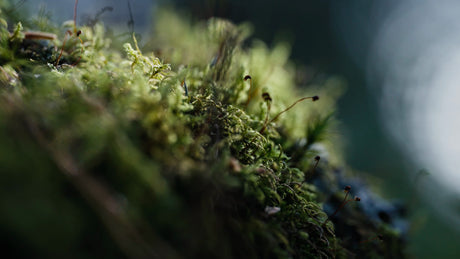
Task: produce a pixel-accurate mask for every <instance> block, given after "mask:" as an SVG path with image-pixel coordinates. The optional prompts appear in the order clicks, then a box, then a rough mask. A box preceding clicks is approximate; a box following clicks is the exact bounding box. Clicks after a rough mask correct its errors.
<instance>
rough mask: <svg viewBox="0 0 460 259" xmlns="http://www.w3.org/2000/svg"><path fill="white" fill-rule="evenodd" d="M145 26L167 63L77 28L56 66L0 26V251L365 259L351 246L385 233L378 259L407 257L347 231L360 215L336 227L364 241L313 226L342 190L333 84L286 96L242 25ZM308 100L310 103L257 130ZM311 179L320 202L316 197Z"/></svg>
mask: <svg viewBox="0 0 460 259" xmlns="http://www.w3.org/2000/svg"><path fill="white" fill-rule="evenodd" d="M156 24H157V26H158V27H157V30H156V31H155V37H154V40H152V41H150V42H149V44H147V46H146V49H148V48H149V47H151V48H152V49H156V50H157V53H158V52H160V51H161V53H162V57H163V56H164V61H162V59H161V58H160V57H159V56H156V55H155V54H153V53H150V54H143V53H142V52H141V50H140V49H139V47H138V46H137V42H136V40H135V38H133V41H132V42H131V43H126V44H124V49H123V50H119V49H117V48H113V47H110V42H111V40H110V39H109V38H107V37H106V36H104V27H103V26H102V25H100V24H99V25H95V26H92V27H82V28H79V29H81V30H82V34H81V39H82V42H80V41H79V39H78V38H76V37H74V36H73V37H69V39H68V43H67V44H66V45H65V47H64V48H63V50H62V53H63V54H62V57H61V58H59V56H60V53H61V48H62V43H63V42H60V41H59V40H55V41H54V42H44V41H30V40H27V39H24V38H23V37H21V36H20V35H23V33H25V30H24V29H23V28H21V26H20V25H19V24H18V25H17V26H16V28H17V29H16V30H15V31H14V32H9V31H8V26H7V24H6V20H4V19H2V20H1V26H2V27H1V28H0V35H2V38H1V41H0V51H1V52H0V69H1V73H0V82H1V85H0V142H1V143H2V146H1V148H0V164H1V165H2V167H1V169H0V179H1V181H0V183H1V184H0V190H1V191H0V192H1V193H0V194H1V195H0V196H1V198H0V201H1V203H2V206H1V208H2V209H1V211H0V229H1V230H2V231H1V232H2V233H5V234H2V240H4V239H5V240H8V241H7V245H8V251H9V252H11V253H14V254H16V255H17V256H19V257H20V256H22V257H29V256H31V255H41V256H43V257H63V256H67V255H68V254H69V253H70V254H72V255H73V257H75V258H92V257H94V258H100V257H111V258H114V257H124V256H127V257H132V258H154V257H157V258H180V257H184V258H336V257H337V258H347V257H349V256H350V255H351V254H354V253H358V255H368V256H371V255H374V254H371V253H373V252H372V251H373V250H375V249H374V248H375V246H379V244H375V243H374V242H370V243H366V245H367V248H361V247H356V245H357V244H359V242H361V241H362V240H364V239H366V238H367V236H365V235H367V234H369V235H371V234H372V233H374V232H377V231H379V228H382V227H383V226H386V228H385V229H386V231H384V232H382V231H380V232H379V233H381V234H382V235H384V236H385V238H388V240H390V239H389V238H391V240H392V242H391V243H385V245H387V246H389V247H387V248H388V249H386V251H391V252H390V254H388V256H391V255H398V256H399V255H402V249H403V245H402V242H401V239H400V238H399V235H398V233H396V232H395V231H394V230H392V228H391V227H389V226H387V225H385V224H380V223H375V222H374V223H372V221H371V219H368V218H364V219H360V220H362V222H361V223H359V224H357V223H356V222H355V221H353V219H358V218H360V217H362V216H363V215H364V214H363V213H362V212H360V210H359V208H358V207H357V206H348V208H346V210H347V211H348V212H347V213H345V212H344V214H349V217H350V219H351V220H352V221H353V223H349V222H348V221H343V220H342V222H345V223H344V224H345V225H346V226H351V227H353V228H354V229H358V228H359V229H365V230H366V231H363V232H360V233H357V234H356V235H355V236H350V237H337V236H336V233H335V229H334V224H333V223H332V222H328V223H327V224H323V223H324V222H326V219H327V214H326V213H325V212H324V211H323V208H322V202H327V200H328V198H325V197H330V199H334V197H335V198H337V197H341V192H340V188H342V187H337V185H339V183H338V182H337V180H336V178H335V177H336V176H335V174H334V166H333V164H338V163H340V161H341V160H340V155H339V152H336V151H334V150H336V149H332V148H331V147H332V146H334V145H335V142H334V138H333V137H332V136H331V135H328V132H330V130H331V127H333V124H332V126H331V122H333V118H332V117H331V112H332V111H333V110H334V103H335V100H336V98H337V97H338V96H339V93H338V92H340V89H341V88H340V86H339V84H338V81H337V79H329V80H327V81H326V82H325V83H324V85H320V86H315V87H310V88H306V89H304V90H300V89H297V88H295V87H294V76H293V75H294V72H295V71H294V67H293V66H292V65H291V64H290V63H289V62H288V53H289V52H288V48H287V46H285V45H278V46H276V47H274V49H272V50H271V49H269V48H267V47H266V46H265V45H264V44H263V43H261V42H255V43H253V44H252V45H251V47H248V48H243V47H242V46H243V43H244V42H245V40H246V38H247V36H248V35H249V30H248V27H247V26H246V25H242V26H235V25H233V24H231V23H229V22H227V21H222V20H219V19H213V20H210V21H209V22H208V23H206V24H197V25H194V26H190V25H187V23H185V22H184V21H182V20H181V19H179V18H178V16H176V15H174V14H173V13H170V12H166V11H164V12H162V17H160V18H159V20H158V22H157V23H156ZM40 26H42V27H43V26H44V25H43V24H41V25H40ZM26 29H33V28H26ZM62 36H63V35H62ZM61 39H62V38H61ZM82 43H83V44H82ZM157 55H158V54H157ZM165 62H170V64H171V65H169V64H167V63H165ZM248 74H249V75H251V78H252V79H251V80H250V82H248V81H245V80H244V78H245V76H246V75H248ZM262 93H269V95H270V97H271V99H272V100H271V101H270V103H268V102H267V101H264V99H263V98H262V96H261V95H262ZM313 95H319V96H320V98H321V99H320V101H318V102H311V100H310V101H308V100H307V101H305V102H302V103H299V104H298V105H297V106H295V107H294V108H293V109H292V110H290V111H288V112H286V113H284V114H283V115H281V116H280V117H279V119H278V120H276V121H273V122H271V123H269V124H268V125H267V124H266V122H267V121H268V120H267V118H274V117H275V116H276V115H277V114H278V113H280V112H282V111H283V110H284V109H286V107H288V106H289V105H290V104H292V103H293V102H294V101H295V100H297V99H298V98H300V97H302V96H313ZM268 107H270V109H269V108H268ZM267 113H269V114H268V115H267ZM267 116H268V117H267ZM264 127H266V130H264V131H262V130H261V129H262V128H264ZM299 140H301V141H300V142H299ZM302 140H304V142H305V141H306V142H305V143H303V142H302ZM326 140H329V142H328V141H326ZM321 144H322V145H321ZM315 147H316V149H315ZM318 147H326V149H327V150H328V153H325V151H321V150H320V149H321V148H318ZM320 151H321V152H322V153H321V155H322V157H323V158H322V160H321V163H320V165H319V167H318V168H314V166H313V164H314V159H313V158H314V157H315V156H316V155H318V154H320ZM323 155H325V156H323ZM291 158H292V159H291ZM318 174H320V175H321V176H320V177H322V178H323V179H329V180H325V182H326V183H327V184H329V185H330V186H331V187H329V194H328V193H325V192H323V191H319V190H318V187H317V186H315V185H314V184H312V183H311V182H312V177H318ZM334 179H335V180H334ZM339 220H341V219H339ZM347 220H348V219H347ZM334 222H335V223H336V220H335V219H334ZM347 222H348V223H347ZM357 225H358V226H357ZM350 239H351V241H350ZM23 247H27V248H28V249H26V250H24V249H22V248H23ZM380 255H382V253H380V252H379V253H377V254H376V255H375V256H380Z"/></svg>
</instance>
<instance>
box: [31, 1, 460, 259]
mask: <svg viewBox="0 0 460 259" xmlns="http://www.w3.org/2000/svg"><path fill="white" fill-rule="evenodd" d="M45 2H46V1H26V4H25V5H24V7H25V8H28V9H29V11H31V10H32V12H33V10H37V8H39V6H42V7H44V8H45V9H46V10H48V11H50V12H52V13H53V14H57V15H56V19H57V21H60V22H62V21H63V20H70V19H72V17H73V3H74V1H73V0H66V1H47V2H48V3H45ZM128 2H129V8H130V9H132V13H133V14H134V15H133V16H134V21H135V30H136V32H140V33H142V32H144V31H147V28H148V27H149V26H150V25H151V20H152V17H151V15H152V14H153V15H154V13H155V10H159V9H158V7H159V6H161V5H168V6H174V8H177V9H179V10H182V11H186V12H188V13H189V14H190V15H191V16H192V17H193V18H194V19H196V20H199V19H207V18H209V17H214V16H217V17H224V18H228V19H230V20H232V21H234V22H236V23H240V22H250V23H252V25H253V28H254V33H253V37H254V38H259V39H262V40H263V41H265V42H266V43H267V44H268V45H273V44H274V43H276V42H278V41H287V42H289V43H290V44H291V46H292V54H291V58H292V60H293V61H294V62H295V63H296V64H297V65H298V66H299V67H302V68H303V69H304V70H307V71H309V77H308V78H305V82H303V83H305V84H308V83H315V82H321V80H324V79H325V78H327V77H328V76H331V75H334V76H335V75H339V76H341V77H343V78H344V79H345V80H346V82H347V90H346V93H345V95H344V96H343V97H342V98H341V99H340V101H339V103H338V110H337V114H336V115H337V118H338V119H339V120H340V121H341V124H340V129H341V131H340V133H341V134H342V135H343V138H344V140H345V143H346V145H345V147H344V154H345V159H346V163H347V164H348V165H349V166H350V167H351V168H353V170H355V171H357V172H360V174H361V176H362V177H363V178H372V181H371V182H372V184H374V185H375V187H376V188H377V189H378V192H379V193H380V195H382V196H384V197H385V198H387V199H390V200H399V201H401V202H405V203H408V204H409V205H408V208H409V209H408V216H409V217H410V218H411V219H412V220H413V224H412V228H411V231H410V236H409V239H408V243H409V251H410V253H411V254H412V255H414V257H416V258H458V257H457V256H458V255H459V254H460V248H459V247H458V244H457V243H458V240H459V238H460V232H459V229H458V227H457V225H455V224H454V223H453V222H451V221H449V217H445V215H444V214H445V213H441V212H440V211H439V206H438V207H436V206H433V204H432V203H430V202H427V201H428V200H425V199H423V197H421V195H419V193H418V192H417V190H416V186H414V181H415V174H416V172H417V171H418V170H420V169H422V168H423V166H422V165H419V164H417V163H415V161H416V159H414V158H413V157H412V156H411V155H412V154H410V152H409V153H408V152H407V149H404V148H401V143H398V142H397V141H396V140H395V138H394V137H392V135H391V134H390V133H389V132H388V131H387V129H388V124H389V123H391V121H390V120H388V119H387V118H385V116H384V114H385V113H384V112H382V111H381V108H382V107H381V105H380V103H381V100H380V98H381V96H380V95H379V93H380V92H379V91H380V90H376V88H375V87H374V86H372V85H369V84H376V85H379V84H380V83H381V82H379V81H378V80H375V79H374V80H369V78H368V77H369V73H368V65H369V57H370V56H371V54H370V53H371V52H372V48H373V46H374V45H375V44H374V43H373V40H375V35H376V33H377V30H378V29H379V26H381V25H382V19H383V18H384V17H385V16H386V15H387V12H389V11H391V10H392V8H393V6H396V5H397V4H398V2H399V1H395V0H390V1H385V3H382V2H380V3H378V2H379V1H376V0H349V1H339V0H302V1H300V0H293V1H276V0H254V1H243V0H232V1H230V0H196V1H185V0H176V1H149V0H144V1H142V0H130V1H126V0H116V1H107V0H103V1H89V0H88V1H85V0H80V1H79V9H78V10H79V17H81V18H83V17H84V16H85V15H91V14H94V13H95V12H96V11H95V10H99V9H100V8H102V7H104V6H112V7H114V10H113V11H112V12H110V13H107V14H104V15H103V16H101V20H102V21H104V22H105V23H106V24H118V25H119V26H120V27H121V28H125V29H126V30H128V29H129V28H128V26H127V21H129V8H128ZM424 2H426V1H424ZM414 26H417V24H414ZM153 37H154V35H153ZM377 89H378V88H377ZM393 135H394V134H393ZM457 213H458V212H457ZM443 215H444V216H443Z"/></svg>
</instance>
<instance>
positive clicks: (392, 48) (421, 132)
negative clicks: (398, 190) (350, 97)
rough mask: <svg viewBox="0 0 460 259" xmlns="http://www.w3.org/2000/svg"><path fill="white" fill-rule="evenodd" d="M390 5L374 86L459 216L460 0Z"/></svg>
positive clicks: (389, 117)
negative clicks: (456, 207)
mask: <svg viewBox="0 0 460 259" xmlns="http://www.w3.org/2000/svg"><path fill="white" fill-rule="evenodd" d="M387 11H388V13H387V15H386V16H385V18H384V19H382V21H381V22H380V23H379V24H378V26H376V27H377V28H378V29H377V31H376V32H375V37H373V42H374V43H373V45H372V48H371V51H370V56H369V60H368V68H369V74H368V79H369V85H370V86H372V87H376V88H377V89H378V92H379V93H380V94H381V100H382V102H381V107H382V114H383V115H382V117H383V118H384V120H385V123H384V124H385V125H386V127H387V128H388V130H389V131H390V132H391V133H392V135H393V137H394V138H395V139H396V141H397V142H398V144H399V145H400V146H401V148H402V149H403V150H405V153H406V154H407V155H408V156H409V157H411V158H412V159H413V160H414V161H415V162H416V164H417V165H419V166H420V167H424V168H426V169H428V170H429V172H430V174H431V176H430V181H433V184H432V185H431V186H430V190H432V191H433V192H430V193H429V195H426V196H427V197H429V198H431V200H432V201H433V204H434V205H435V206H436V207H438V208H442V212H443V214H445V215H447V216H449V218H450V219H453V220H455V221H456V222H458V223H460V218H459V215H456V212H455V211H454V209H453V206H452V205H453V204H455V202H458V200H459V199H460V117H459V114H460V1H453V0H452V1H431V0H417V1H415V0H410V1H404V2H401V3H396V4H395V5H393V6H392V7H391V8H390V9H388V10H387ZM427 193H428V192H427ZM441 196H442V199H440V198H439V197H441Z"/></svg>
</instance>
